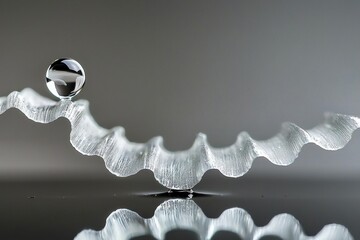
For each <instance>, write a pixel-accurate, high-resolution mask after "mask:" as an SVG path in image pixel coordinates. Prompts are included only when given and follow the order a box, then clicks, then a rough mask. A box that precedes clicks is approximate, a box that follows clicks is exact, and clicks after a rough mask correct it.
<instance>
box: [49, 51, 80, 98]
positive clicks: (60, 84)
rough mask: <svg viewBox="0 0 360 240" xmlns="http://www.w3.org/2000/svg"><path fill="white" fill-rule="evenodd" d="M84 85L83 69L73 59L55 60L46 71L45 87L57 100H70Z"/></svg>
mask: <svg viewBox="0 0 360 240" xmlns="http://www.w3.org/2000/svg"><path fill="white" fill-rule="evenodd" d="M84 84H85V72H84V69H83V68H82V67H81V65H80V64H79V63H78V62H77V61H75V60H74V59H71V58H61V59H57V60H55V61H54V62H53V63H52V64H51V65H50V66H49V68H48V69H47V71H46V85H47V87H48V89H49V90H50V92H51V93H52V94H53V95H54V96H56V97H58V98H59V99H71V98H72V97H74V96H75V95H77V94H78V93H79V92H80V91H81V89H82V88H83V87H84Z"/></svg>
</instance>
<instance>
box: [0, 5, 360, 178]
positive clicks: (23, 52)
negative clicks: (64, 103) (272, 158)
mask: <svg viewBox="0 0 360 240" xmlns="http://www.w3.org/2000/svg"><path fill="white" fill-rule="evenodd" d="M359 12H360V2H359V1H328V0H327V1H250V0H249V1H165V0H163V1H145V0H144V1H107V2H102V1H97V2H95V1H65V0H62V1H0V83H1V87H0V95H2V96H3V95H7V94H8V93H10V92H11V91H13V90H21V89H23V88H25V87H32V88H33V89H35V90H36V91H38V92H39V93H41V94H43V95H45V96H49V97H52V96H51V95H50V93H49V92H48V90H47V89H46V85H45V82H44V76H45V71H46V68H47V67H48V65H49V64H50V63H51V62H52V61H53V60H54V59H56V58H60V57H72V58H74V59H76V60H78V61H79V62H80V63H81V64H82V66H83V67H84V69H85V72H86V77H87V78H86V79H87V82H86V86H85V88H84V90H83V91H82V92H81V94H80V95H79V96H78V97H77V98H76V99H79V98H83V99H87V100H89V101H90V110H91V112H92V114H93V116H94V118H95V119H96V120H97V122H98V123H99V124H100V125H102V126H104V127H107V128H111V127H113V126H116V125H120V126H123V127H124V128H125V129H126V135H127V137H128V138H129V139H130V140H131V141H136V142H145V141H148V140H149V139H150V138H152V137H154V136H157V135H162V136H163V137H164V140H165V141H164V144H165V146H166V147H167V148H169V149H171V150H182V149H187V148H189V147H190V146H191V145H192V143H193V141H194V139H195V137H196V134H197V133H198V132H203V133H206V134H207V135H208V140H209V142H210V144H212V145H213V146H217V147H221V146H227V145H229V144H232V143H233V142H234V141H235V139H236V136H237V134H238V133H239V132H241V131H248V132H249V133H250V135H251V136H252V137H253V138H255V139H267V138H270V137H272V136H273V135H275V134H276V133H277V132H278V131H279V129H280V125H281V123H282V122H284V121H291V122H294V123H296V124H298V125H299V126H301V127H304V128H310V127H313V126H315V125H316V124H318V123H320V122H322V121H323V113H324V112H326V111H332V112H338V113H344V114H352V115H357V116H360V27H359V24H360V14H359ZM0 129H1V134H0V166H1V167H0V178H44V177H50V178H64V177H80V178H89V177H90V178H115V176H113V175H111V174H110V173H109V172H107V170H106V169H105V167H104V163H103V161H102V159H100V158H98V157H87V156H82V155H81V154H79V153H78V152H76V151H75V150H74V149H73V148H72V146H71V144H70V143H69V132H70V125H69V124H68V122H67V120H65V119H60V120H58V121H56V122H54V123H51V124H48V125H42V124H38V123H33V122H32V121H30V120H28V119H27V118H26V117H25V116H24V115H23V114H22V113H20V112H19V111H17V110H10V111H8V112H6V113H5V114H3V115H1V116H0ZM359 145H360V135H359V133H358V132H356V133H355V135H354V138H353V140H352V141H351V142H350V144H349V145H347V146H346V147H345V148H344V149H342V150H340V151H336V152H329V151H325V150H322V149H320V148H318V147H316V146H314V145H307V146H306V147H305V148H304V149H303V151H302V152H301V154H300V157H299V158H298V159H297V161H296V162H295V164H293V165H291V166H289V167H287V168H283V167H278V166H273V165H271V164H270V163H269V162H268V161H266V160H265V159H262V158H260V159H257V160H256V161H255V163H254V166H253V168H252V169H251V171H250V173H249V175H250V176H254V177H258V176H270V177H272V176H283V177H289V176H291V177H299V178H309V177H315V178H330V177H331V178H333V177H335V178H358V176H359V173H360V161H359V154H360V148H359V147H358V146H359ZM214 174H215V175H216V178H215V177H214V179H218V177H219V176H218V174H217V173H216V172H210V173H208V174H207V177H210V178H211V176H212V175H214ZM138 176H141V177H140V178H141V179H147V180H148V181H155V180H153V178H152V177H151V174H150V173H140V174H139V175H138ZM228 181H240V180H228Z"/></svg>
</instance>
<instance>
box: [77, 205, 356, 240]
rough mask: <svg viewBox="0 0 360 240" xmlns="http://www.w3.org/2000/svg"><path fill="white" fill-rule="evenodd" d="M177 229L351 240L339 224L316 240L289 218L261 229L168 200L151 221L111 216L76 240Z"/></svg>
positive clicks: (236, 212) (247, 220) (160, 235)
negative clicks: (98, 228) (216, 216)
mask: <svg viewBox="0 0 360 240" xmlns="http://www.w3.org/2000/svg"><path fill="white" fill-rule="evenodd" d="M174 229H183V230H191V231H194V232H196V233H197V234H198V236H199V239H204V240H205V239H211V237H212V236H213V235H214V234H215V233H216V232H218V231H221V230H224V231H230V232H233V233H235V234H237V235H238V236H239V237H241V239H246V240H257V239H261V238H262V237H264V236H277V237H280V238H281V239H291V240H339V239H341V240H352V239H353V237H352V236H351V234H350V233H349V231H348V229H347V228H345V227H344V226H341V225H338V224H330V225H326V226H325V227H324V228H323V229H322V230H321V231H320V232H319V233H318V234H317V235H316V236H312V237H309V236H306V235H305V233H304V232H303V230H302V227H301V225H300V223H299V221H298V220H296V219H295V218H294V217H293V216H291V215H289V214H286V213H284V214H279V215H277V216H275V217H274V218H273V219H271V221H270V222H269V223H268V224H267V225H266V226H262V227H258V226H256V225H255V224H254V222H253V220H252V218H251V216H250V214H249V213H247V212H246V211H245V210H243V209H241V208H230V209H227V210H225V211H224V212H223V213H222V214H221V215H220V216H219V217H218V218H216V219H211V218H207V217H206V216H205V214H204V213H203V212H202V211H201V209H200V208H199V207H198V206H197V205H196V204H195V202H193V201H192V200H181V199H176V200H168V201H166V202H164V203H162V204H161V205H160V206H159V207H158V208H157V209H156V210H155V213H154V216H153V217H152V218H150V219H144V218H142V217H140V216H139V215H138V214H137V213H135V212H132V211H130V210H127V209H119V210H117V211H115V212H113V213H111V214H110V216H109V217H108V218H107V219H106V225H105V227H104V229H102V230H101V231H94V230H83V231H82V232H80V233H79V234H78V235H77V236H76V237H75V240H105V239H106V240H115V239H116V240H126V239H131V238H133V237H139V236H144V235H151V236H153V237H155V238H156V239H165V234H166V233H167V232H169V231H171V230H174Z"/></svg>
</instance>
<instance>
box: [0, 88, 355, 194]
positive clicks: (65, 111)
mask: <svg viewBox="0 0 360 240" xmlns="http://www.w3.org/2000/svg"><path fill="white" fill-rule="evenodd" d="M88 105H89V104H88V102H87V101H85V100H79V101H75V102H71V101H70V100H62V101H59V102H55V101H53V100H50V99H48V98H45V97H42V96H40V95H39V94H37V93H36V92H35V91H33V90H32V89H24V90H23V91H21V92H12V93H11V94H9V95H8V96H7V97H2V98H0V114H1V113H3V112H5V111H6V110H7V109H9V108H17V109H19V110H20V111H22V112H23V113H24V114H25V115H26V116H27V117H28V118H30V119H32V120H34V121H36V122H41V123H49V122H52V121H54V120H56V119H57V118H59V117H65V118H67V119H68V120H69V121H70V123H71V127H72V131H71V133H70V141H71V143H72V145H73V146H74V147H75V148H76V149H77V150H78V151H79V152H81V153H82V154H85V155H97V156H100V157H102V158H103V159H104V161H105V165H106V167H107V168H108V169H109V171H110V172H112V173H113V174H115V175H117V176H120V177H126V176H129V175H133V174H135V173H137V172H138V171H140V170H142V169H150V170H151V171H153V172H154V176H155V178H156V180H157V181H158V182H159V183H161V184H162V185H164V186H166V187H168V188H171V189H190V188H192V187H194V186H195V185H196V184H197V183H199V182H200V180H201V178H202V176H203V175H204V173H205V172H206V171H207V170H209V169H218V170H219V171H220V172H221V173H222V174H224V175H225V176H228V177H240V176H242V175H244V174H245V173H246V172H247V171H248V170H249V169H250V167H251V165H252V163H253V161H254V159H255V158H257V157H265V158H267V159H268V160H269V161H270V162H272V163H274V164H276V165H283V166H285V165H289V164H291V163H292V162H293V161H294V160H295V158H296V157H297V156H298V154H299V152H300V150H301V148H302V147H303V146H304V145H305V144H307V143H315V144H316V145H318V146H320V147H322V148H324V149H326V150H337V149H340V148H342V147H344V146H345V144H347V143H348V142H349V140H350V139H351V135H352V133H353V132H354V131H355V130H356V129H357V128H359V124H360V120H359V118H357V117H353V116H347V115H341V114H333V113H328V114H326V115H325V122H324V123H322V124H320V125H318V126H316V127H314V128H312V129H309V130H304V129H301V128H300V127H298V126H296V125H295V124H292V123H284V124H283V125H282V129H281V131H280V133H279V134H277V135H276V136H274V137H272V138H270V139H268V140H263V141H257V140H254V139H252V138H251V137H250V136H249V135H248V134H247V133H246V132H242V133H240V134H239V136H238V138H237V140H236V142H235V143H234V144H233V145H231V146H229V147H225V148H214V147H211V146H210V145H209V144H208V143H207V140H206V135H204V134H202V133H200V134H199V135H198V136H197V138H196V139H195V142H194V144H193V146H192V147H191V148H190V149H188V150H185V151H177V152H170V151H168V150H166V149H165V148H164V147H163V140H162V138H161V137H155V138H153V139H151V140H150V141H148V142H147V143H133V142H129V140H127V139H126V137H125V132H124V129H123V128H122V127H115V128H113V129H110V130H108V129H105V128H102V127H100V126H99V125H98V124H97V123H96V122H95V120H94V119H93V117H92V116H91V114H90V112H89V107H88Z"/></svg>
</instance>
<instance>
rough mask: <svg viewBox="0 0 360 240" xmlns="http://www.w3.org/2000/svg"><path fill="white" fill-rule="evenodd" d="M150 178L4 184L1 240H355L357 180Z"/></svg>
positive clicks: (358, 231)
mask: <svg viewBox="0 0 360 240" xmlns="http://www.w3.org/2000/svg"><path fill="white" fill-rule="evenodd" d="M140 175H141V174H140ZM143 175H144V174H143ZM215 177H216V178H218V177H219V176H214V178H215ZM144 179H145V180H144ZM148 179H149V181H147V180H148ZM150 179H151V175H150V174H149V173H145V175H144V176H142V177H138V178H137V177H130V178H128V179H118V178H111V179H109V180H103V181H100V180H95V179H93V180H56V181H55V180H52V181H46V180H37V181H25V180H24V181H2V182H1V183H0V190H1V200H0V201H1V205H0V213H1V214H0V226H1V239H74V238H75V239H159V238H161V237H164V238H165V239H307V238H304V236H305V235H306V236H315V235H316V236H317V238H315V239H360V228H359V219H360V208H359V202H360V201H359V200H360V190H359V187H358V186H359V183H360V181H354V180H352V181H350V180H326V179H318V180H296V179H256V178H247V177H244V178H243V179H236V180H227V179H226V178H224V179H219V180H218V181H216V180H214V179H210V180H209V179H207V180H205V181H204V183H200V184H199V185H198V186H197V187H196V188H195V189H194V191H195V192H194V194H193V196H192V198H191V199H189V197H188V195H187V194H182V193H180V194H179V193H172V194H169V193H167V190H166V189H164V188H162V187H161V186H159V185H157V184H156V182H154V181H150ZM210 183H211V184H210ZM190 197H191V196H190ZM98 231H100V232H98Z"/></svg>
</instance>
